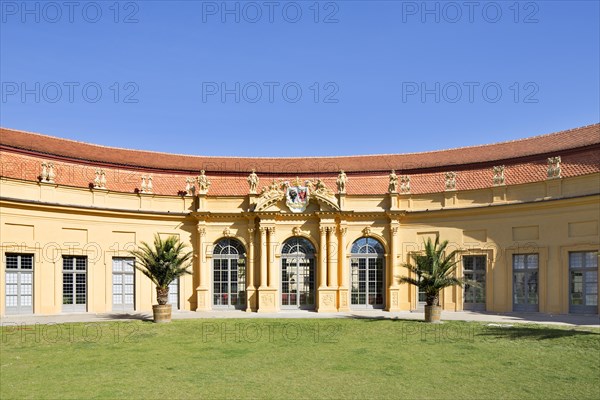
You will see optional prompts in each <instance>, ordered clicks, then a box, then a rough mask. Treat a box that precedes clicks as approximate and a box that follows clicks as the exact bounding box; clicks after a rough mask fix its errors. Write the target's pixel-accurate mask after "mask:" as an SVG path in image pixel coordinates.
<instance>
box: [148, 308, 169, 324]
mask: <svg viewBox="0 0 600 400" xmlns="http://www.w3.org/2000/svg"><path fill="white" fill-rule="evenodd" d="M152 312H153V313H154V322H156V323H164V322H171V305H170V304H165V305H154V306H152Z"/></svg>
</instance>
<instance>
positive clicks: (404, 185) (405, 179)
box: [400, 175, 410, 194]
mask: <svg viewBox="0 0 600 400" xmlns="http://www.w3.org/2000/svg"><path fill="white" fill-rule="evenodd" d="M400 193H402V194H408V193H410V176H408V175H402V176H400Z"/></svg>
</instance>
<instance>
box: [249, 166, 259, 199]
mask: <svg viewBox="0 0 600 400" xmlns="http://www.w3.org/2000/svg"><path fill="white" fill-rule="evenodd" d="M259 181H260V179H258V175H256V170H255V169H254V168H252V172H251V173H250V175H248V184H249V185H250V193H251V194H256V187H257V186H258V182H259Z"/></svg>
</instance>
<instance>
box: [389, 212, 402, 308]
mask: <svg viewBox="0 0 600 400" xmlns="http://www.w3.org/2000/svg"><path fill="white" fill-rule="evenodd" d="M399 229H400V222H399V221H398V220H396V219H392V220H391V221H390V257H389V258H390V259H389V268H387V282H388V288H389V293H388V296H386V303H387V304H386V308H387V310H388V311H400V285H399V283H398V277H399V276H400V271H399V268H398V231H399Z"/></svg>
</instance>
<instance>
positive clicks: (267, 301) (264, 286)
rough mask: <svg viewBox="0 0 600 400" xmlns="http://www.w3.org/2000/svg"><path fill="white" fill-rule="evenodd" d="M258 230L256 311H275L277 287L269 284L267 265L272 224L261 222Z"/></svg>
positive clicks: (268, 262) (269, 263)
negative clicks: (258, 264)
mask: <svg viewBox="0 0 600 400" xmlns="http://www.w3.org/2000/svg"><path fill="white" fill-rule="evenodd" d="M258 229H259V232H260V286H259V287H258V312H259V313H270V312H276V311H277V309H278V307H277V305H278V302H277V289H276V288H272V287H270V286H269V271H268V267H269V266H270V265H271V264H272V261H273V260H270V251H269V248H270V241H271V238H272V237H273V236H274V233H275V227H274V226H264V225H263V224H262V222H261V225H260V227H259V228H258Z"/></svg>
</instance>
